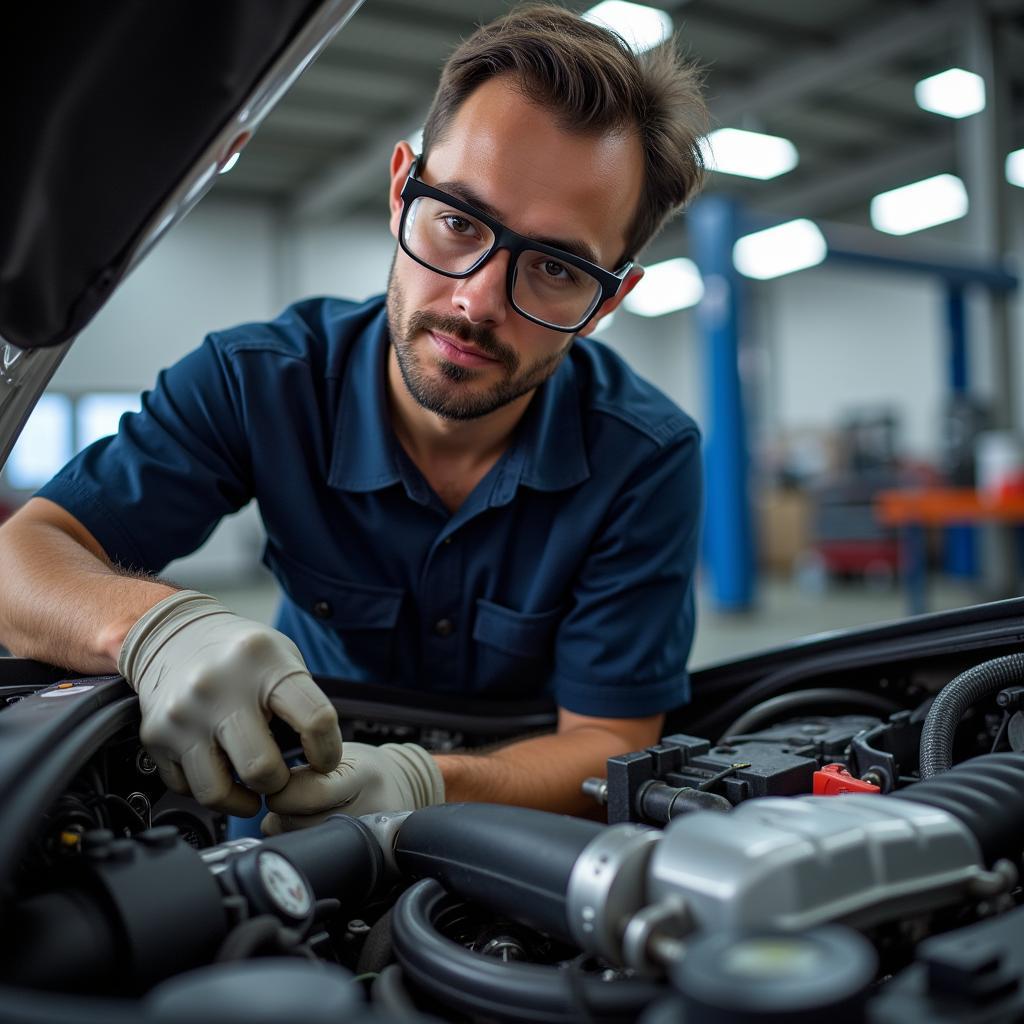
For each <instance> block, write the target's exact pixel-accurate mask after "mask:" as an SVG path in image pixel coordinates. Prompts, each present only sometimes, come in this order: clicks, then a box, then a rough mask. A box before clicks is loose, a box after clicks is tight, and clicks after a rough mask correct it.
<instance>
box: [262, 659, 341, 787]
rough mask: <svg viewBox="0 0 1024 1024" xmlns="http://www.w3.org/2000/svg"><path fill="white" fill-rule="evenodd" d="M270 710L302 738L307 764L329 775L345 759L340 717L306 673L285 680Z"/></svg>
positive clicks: (276, 689)
mask: <svg viewBox="0 0 1024 1024" xmlns="http://www.w3.org/2000/svg"><path fill="white" fill-rule="evenodd" d="M267 705H268V707H269V708H270V710H271V711H272V712H273V713H274V714H275V715H277V716H278V717H279V718H283V719H284V720H285V721H286V722H287V723H288V724H289V725H290V726H291V727H292V728H293V729H294V730H295V731H296V732H297V733H298V734H299V739H300V740H301V741H302V749H303V752H304V753H305V755H306V760H307V761H308V762H309V764H310V766H311V767H312V768H315V769H316V770H317V771H318V772H329V771H331V769H332V768H335V767H337V764H338V761H339V760H340V759H341V729H339V728H338V713H337V712H336V711H335V710H334V706H333V705H332V704H331V702H330V701H329V700H328V699H327V697H326V695H325V694H324V692H323V690H321V689H320V687H319V686H317V685H316V683H314V682H313V680H312V678H311V677H310V676H309V675H307V674H306V673H305V672H302V673H294V674H293V675H290V676H286V677H285V678H284V679H282V680H281V681H280V682H279V683H278V684H277V685H276V686H275V687H274V689H273V690H271V692H270V697H269V698H268V700H267Z"/></svg>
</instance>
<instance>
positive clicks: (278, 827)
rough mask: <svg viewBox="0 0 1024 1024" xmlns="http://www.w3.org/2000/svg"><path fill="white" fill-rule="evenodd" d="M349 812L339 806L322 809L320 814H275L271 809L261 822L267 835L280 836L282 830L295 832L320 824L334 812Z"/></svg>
mask: <svg viewBox="0 0 1024 1024" xmlns="http://www.w3.org/2000/svg"><path fill="white" fill-rule="evenodd" d="M347 813H348V812H347V811H340V810H338V809H337V808H331V809H330V810H326V811H321V812H320V814H274V812H273V811H271V812H270V813H269V814H267V815H266V816H265V817H264V818H263V821H261V822H260V829H261V830H262V831H263V834H264V835H265V836H279V835H280V834H281V833H282V832H294V831H295V830H296V829H300V828H310V827H311V826H313V825H319V824H321V822H324V821H326V820H327V819H328V818H329V817H331V815H333V814H347Z"/></svg>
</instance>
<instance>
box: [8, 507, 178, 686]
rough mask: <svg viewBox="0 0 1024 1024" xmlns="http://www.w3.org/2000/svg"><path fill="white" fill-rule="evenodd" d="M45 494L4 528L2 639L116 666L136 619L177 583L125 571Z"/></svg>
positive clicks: (31, 652) (71, 663) (33, 652)
mask: <svg viewBox="0 0 1024 1024" xmlns="http://www.w3.org/2000/svg"><path fill="white" fill-rule="evenodd" d="M40 501H41V499H34V500H33V502H32V503H31V504H32V505H33V506H34V509H35V510H39V509H41V510H42V512H41V513H36V514H33V512H34V509H32V508H30V509H28V510H23V512H22V513H18V514H17V515H15V516H13V517H12V518H11V519H10V520H9V521H8V522H7V523H5V524H4V525H3V527H2V528H0V643H3V644H4V645H5V646H6V647H7V648H8V649H9V650H10V651H11V653H12V654H15V655H18V656H20V657H27V658H36V659H38V660H40V661H46V662H50V663H51V664H55V665H62V666H65V667H67V668H73V669H76V670H78V671H80V672H92V673H103V672H114V671H116V670H117V652H118V650H119V649H120V646H121V642H122V641H123V640H124V637H125V635H126V634H127V632H128V630H129V629H130V628H131V626H132V624H133V623H134V622H135V621H136V620H137V619H138V618H139V617H140V616H141V615H142V614H143V613H144V612H145V611H147V610H148V609H149V608H151V607H152V606H153V605H154V604H156V603H157V601H160V600H162V599H163V598H164V597H166V596H168V595H169V594H172V593H174V588H173V587H171V586H169V585H167V584H164V583H161V582H158V581H155V580H149V579H138V578H132V577H128V576H122V575H119V574H118V573H117V572H116V571H115V570H114V569H113V568H112V567H111V566H110V565H109V564H108V563H107V561H106V560H105V559H104V558H103V557H102V552H101V551H99V550H90V548H89V546H87V545H86V544H83V543H80V542H79V541H78V540H77V539H75V538H74V537H72V536H70V535H69V534H68V533H67V532H65V530H63V529H61V528H60V527H59V526H57V525H55V523H54V522H53V521H50V519H49V518H48V512H47V509H46V507H45V505H40V504H39V502H40ZM94 543H95V542H93V544H94Z"/></svg>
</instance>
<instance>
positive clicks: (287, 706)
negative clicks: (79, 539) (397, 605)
mask: <svg viewBox="0 0 1024 1024" xmlns="http://www.w3.org/2000/svg"><path fill="white" fill-rule="evenodd" d="M117 667H118V671H119V672H120V673H121V675H123V676H124V677H125V679H127V680H128V682H129V683H131V685H132V686H133V687H134V688H135V690H136V691H137V692H138V695H139V703H140V705H141V707H142V728H141V730H140V737H141V739H142V742H143V744H144V745H145V747H146V749H147V750H148V751H149V754H150V756H151V757H152V758H153V760H154V761H155V762H156V765H157V768H158V769H159V770H160V776H161V778H162V779H163V780H164V782H165V784H166V785H167V786H168V787H169V788H170V789H173V790H174V791H175V792H177V793H191V794H192V795H193V796H194V797H195V798H196V799H197V800H198V801H199V802H200V803H201V804H204V805H206V806H208V807H213V808H216V809H218V810H222V811H226V812H227V813H229V814H236V815H241V816H244V817H250V816H252V815H254V814H255V813H256V812H257V811H258V810H259V797H258V796H257V795H256V792H253V790H255V791H257V792H259V793H275V792H277V790H279V789H282V788H283V787H284V786H285V784H286V783H287V782H288V780H289V778H290V773H289V770H288V766H287V765H286V764H285V763H284V759H283V757H282V756H281V751H280V750H279V749H278V747H277V744H276V743H275V742H274V739H273V737H272V736H271V734H270V728H269V727H268V725H267V722H268V721H269V719H270V717H271V716H272V715H278V716H279V717H280V718H282V719H284V721H286V722H287V723H288V724H289V725H291V726H292V727H293V728H294V729H295V731H296V732H297V733H298V734H299V737H300V739H301V741H302V749H303V750H304V751H305V754H306V759H307V760H308V761H309V763H310V765H311V766H312V767H313V768H314V769H316V770H317V771H318V772H329V771H330V770H331V769H332V768H334V767H335V765H337V763H338V759H339V758H340V756H341V732H340V730H339V728H338V716H337V714H336V713H335V711H334V708H333V707H332V706H331V703H330V701H329V700H328V699H327V697H326V696H324V694H323V692H322V691H321V690H320V688H319V687H318V686H317V685H316V683H314V682H313V680H312V678H311V677H310V675H309V671H308V670H307V669H306V665H305V662H303V660H302V655H301V654H300V653H299V649H298V648H297V647H296V646H295V644H294V643H292V641H291V640H289V639H288V638H287V637H286V636H284V635H283V634H282V633H279V632H277V630H275V629H271V628H270V627H269V626H264V625H262V624H261V623H258V622H253V621H251V620H250V619H244V618H242V617H241V616H239V615H235V614H234V612H232V611H230V610H229V609H227V608H225V607H224V605H222V604H221V603H220V602H219V601H217V600H215V599H214V598H212V597H209V596H207V595H206V594H200V593H197V592H196V591H194V590H183V591H180V592H179V593H176V594H172V595H171V596H170V597H167V598H165V599H164V600H162V601H160V602H158V603H157V604H155V605H154V606H153V607H152V608H150V609H149V611H148V612H146V614H145V615H143V616H142V618H140V619H139V620H138V622H136V623H135V625H134V626H132V628H131V630H130V631H129V632H128V635H127V636H126V637H125V640H124V643H123V644H122V646H121V653H120V656H119V657H118V661H117ZM232 767H234V769H235V771H236V772H237V773H238V777H239V778H240V779H241V780H242V783H244V785H239V784H238V783H237V782H234V781H233V780H232V778H231V768H232ZM246 787H249V788H246Z"/></svg>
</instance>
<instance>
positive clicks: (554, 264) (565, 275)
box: [541, 260, 572, 281]
mask: <svg viewBox="0 0 1024 1024" xmlns="http://www.w3.org/2000/svg"><path fill="white" fill-rule="evenodd" d="M541 269H542V270H543V271H544V274H545V275H546V276H547V277H550V278H554V279H556V280H562V281H570V280H572V271H570V270H569V268H568V267H567V266H566V265H565V264H564V263H559V262H558V260H545V261H544V262H543V263H542V264H541Z"/></svg>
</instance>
